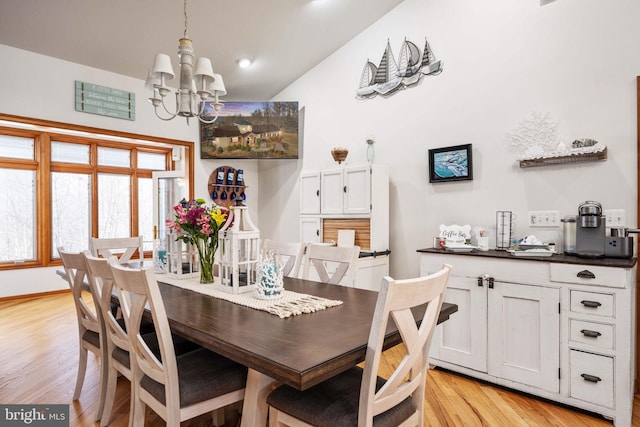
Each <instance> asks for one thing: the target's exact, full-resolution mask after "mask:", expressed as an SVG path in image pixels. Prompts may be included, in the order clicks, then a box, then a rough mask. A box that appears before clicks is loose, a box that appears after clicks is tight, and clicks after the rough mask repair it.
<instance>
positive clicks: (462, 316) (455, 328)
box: [421, 264, 487, 372]
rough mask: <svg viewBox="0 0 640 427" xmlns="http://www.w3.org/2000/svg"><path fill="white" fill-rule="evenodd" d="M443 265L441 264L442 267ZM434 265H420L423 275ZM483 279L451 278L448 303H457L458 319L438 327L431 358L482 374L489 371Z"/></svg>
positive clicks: (433, 340)
mask: <svg viewBox="0 0 640 427" xmlns="http://www.w3.org/2000/svg"><path fill="white" fill-rule="evenodd" d="M440 265H442V264H440ZM435 271H436V270H432V269H431V265H424V266H421V274H425V273H432V272H435ZM478 280H480V281H481V282H482V281H483V280H484V279H483V278H482V277H479V278H477V277H464V276H459V275H455V274H453V271H452V274H450V275H449V283H448V285H447V292H446V302H448V303H452V304H456V305H457V306H458V311H457V312H456V314H455V316H451V317H450V318H449V320H447V321H446V322H444V323H443V324H442V325H441V327H438V328H436V330H435V331H434V334H433V338H432V341H431V343H432V344H431V351H430V354H429V355H430V357H432V358H435V359H438V360H446V361H448V362H450V363H454V364H456V365H459V366H465V367H468V368H469V369H473V370H475V371H479V372H486V371H487V321H486V318H487V290H486V287H484V285H483V286H478Z"/></svg>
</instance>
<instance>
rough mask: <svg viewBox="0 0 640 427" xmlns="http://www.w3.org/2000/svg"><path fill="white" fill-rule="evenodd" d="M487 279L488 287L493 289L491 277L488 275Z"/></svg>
mask: <svg viewBox="0 0 640 427" xmlns="http://www.w3.org/2000/svg"><path fill="white" fill-rule="evenodd" d="M487 281H488V282H489V289H493V282H494V280H493V277H489V278H488V279H487Z"/></svg>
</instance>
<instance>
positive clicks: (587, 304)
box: [580, 300, 602, 308]
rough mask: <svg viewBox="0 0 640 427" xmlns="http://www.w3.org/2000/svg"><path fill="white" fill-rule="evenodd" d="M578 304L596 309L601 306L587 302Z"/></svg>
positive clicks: (596, 302)
mask: <svg viewBox="0 0 640 427" xmlns="http://www.w3.org/2000/svg"><path fill="white" fill-rule="evenodd" d="M580 304H582V305H584V306H585V307H591V308H598V307H600V306H601V305H602V304H601V303H599V302H598V301H589V300H582V301H580Z"/></svg>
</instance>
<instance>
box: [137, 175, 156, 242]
mask: <svg viewBox="0 0 640 427" xmlns="http://www.w3.org/2000/svg"><path fill="white" fill-rule="evenodd" d="M138 231H139V234H140V235H141V236H142V238H143V240H144V250H145V251H150V250H152V249H153V181H152V179H151V178H139V179H138Z"/></svg>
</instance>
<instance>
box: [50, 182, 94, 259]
mask: <svg viewBox="0 0 640 427" xmlns="http://www.w3.org/2000/svg"><path fill="white" fill-rule="evenodd" d="M90 230H91V176H90V175H87V174H78V173H59V172H54V173H52V174H51V234H52V241H53V245H52V248H51V250H52V254H51V255H52V257H53V258H57V257H58V250H57V248H58V246H63V247H64V248H65V249H66V250H68V251H72V252H79V251H83V250H86V249H88V248H89V235H90Z"/></svg>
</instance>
